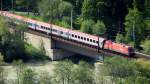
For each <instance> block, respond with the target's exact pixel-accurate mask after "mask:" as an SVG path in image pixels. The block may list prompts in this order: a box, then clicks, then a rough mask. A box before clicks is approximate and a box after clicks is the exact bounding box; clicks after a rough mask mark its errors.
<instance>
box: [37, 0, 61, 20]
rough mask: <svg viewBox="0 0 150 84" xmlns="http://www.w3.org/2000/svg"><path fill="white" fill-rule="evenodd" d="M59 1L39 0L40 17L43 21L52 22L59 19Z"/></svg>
mask: <svg viewBox="0 0 150 84" xmlns="http://www.w3.org/2000/svg"><path fill="white" fill-rule="evenodd" d="M60 3H61V0H41V1H40V2H39V4H38V8H39V12H40V15H41V16H42V18H43V19H45V20H47V21H50V22H53V20H55V19H58V17H59V14H60V12H59V10H60V9H59V5H60Z"/></svg>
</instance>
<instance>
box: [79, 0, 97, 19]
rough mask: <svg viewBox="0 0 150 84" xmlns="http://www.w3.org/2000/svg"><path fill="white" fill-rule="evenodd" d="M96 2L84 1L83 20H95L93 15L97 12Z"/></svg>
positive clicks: (92, 0) (93, 0)
mask: <svg viewBox="0 0 150 84" xmlns="http://www.w3.org/2000/svg"><path fill="white" fill-rule="evenodd" d="M94 2H95V0H84V2H83V5H82V13H81V18H82V20H88V19H93V15H94V12H95V9H94V6H93V5H94Z"/></svg>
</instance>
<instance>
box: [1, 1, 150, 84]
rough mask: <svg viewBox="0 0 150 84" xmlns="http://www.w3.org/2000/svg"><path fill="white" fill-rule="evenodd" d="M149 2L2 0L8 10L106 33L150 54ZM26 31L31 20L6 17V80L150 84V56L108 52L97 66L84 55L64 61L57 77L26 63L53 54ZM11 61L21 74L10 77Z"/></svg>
mask: <svg viewBox="0 0 150 84" xmlns="http://www.w3.org/2000/svg"><path fill="white" fill-rule="evenodd" d="M149 4H150V0H0V8H1V10H3V11H10V12H13V13H16V14H20V15H24V16H27V17H30V18H34V19H38V20H42V21H45V22H48V23H53V24H56V25H59V26H62V27H65V28H72V29H75V30H78V31H82V32H85V33H89V34H93V35H97V36H102V37H105V38H107V39H111V40H113V41H116V42H119V43H125V44H128V45H131V46H133V47H135V48H136V49H137V50H140V51H141V52H144V53H146V54H150V5H149ZM9 28H15V32H10V31H9ZM25 31H27V29H26V25H23V24H21V25H10V24H8V22H6V21H5V20H4V18H3V17H0V84H150V79H149V78H150V61H149V60H144V59H130V58H124V57H117V56H114V57H108V58H107V57H106V58H105V60H104V62H103V63H102V64H101V65H100V67H97V68H95V67H94V65H93V64H91V63H88V62H85V61H84V60H83V61H82V60H80V61H79V62H77V63H74V62H73V61H71V60H63V61H59V62H58V63H56V64H54V67H55V69H54V70H53V74H54V75H53V76H51V75H49V74H48V73H47V72H44V71H40V72H36V71H35V70H34V69H32V68H29V67H28V66H27V65H26V63H27V62H28V61H29V60H33V59H34V60H36V61H45V60H46V61H47V60H49V59H48V57H47V56H46V55H45V52H44V50H43V48H42V45H41V48H40V49H36V48H34V47H33V46H32V45H30V44H28V43H27V42H26V41H25V40H24V39H25V38H24V32H25ZM8 63H10V64H8ZM5 65H6V66H8V65H12V66H13V67H14V68H15V71H14V72H16V73H17V74H16V79H14V80H8V79H7V75H8V74H7V73H6V70H5V69H4V66H5ZM36 66H37V65H36ZM40 66H41V65H40ZM49 68H52V67H49ZM8 71H9V69H8Z"/></svg>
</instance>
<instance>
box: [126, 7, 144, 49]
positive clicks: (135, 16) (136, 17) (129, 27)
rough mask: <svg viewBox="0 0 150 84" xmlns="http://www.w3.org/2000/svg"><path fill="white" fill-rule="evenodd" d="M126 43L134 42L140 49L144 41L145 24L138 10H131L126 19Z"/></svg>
mask: <svg viewBox="0 0 150 84" xmlns="http://www.w3.org/2000/svg"><path fill="white" fill-rule="evenodd" d="M125 30H126V41H127V42H134V47H139V45H140V42H141V40H142V39H143V31H144V24H143V18H142V16H141V13H140V12H139V11H138V9H137V8H135V7H134V9H129V13H128V14H127V16H126V19H125Z"/></svg>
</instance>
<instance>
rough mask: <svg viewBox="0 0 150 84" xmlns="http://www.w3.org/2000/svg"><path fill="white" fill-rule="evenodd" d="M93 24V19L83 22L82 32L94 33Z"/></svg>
mask: <svg viewBox="0 0 150 84" xmlns="http://www.w3.org/2000/svg"><path fill="white" fill-rule="evenodd" d="M93 25H94V21H93V20H85V21H83V22H82V24H81V28H80V29H81V31H82V32H85V33H90V34H92V30H93Z"/></svg>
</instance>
